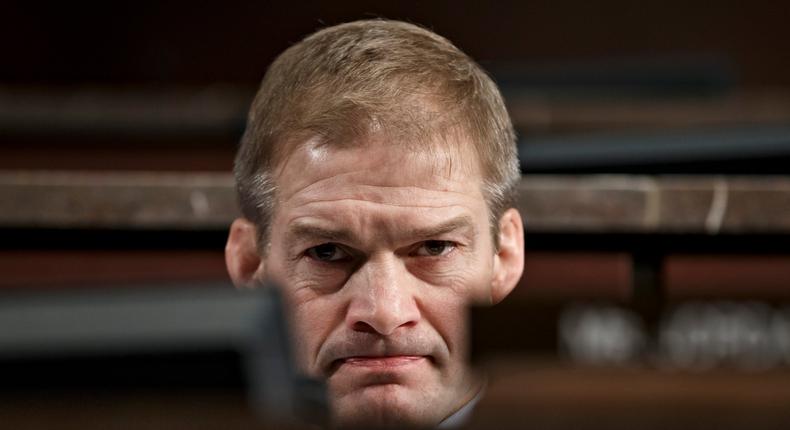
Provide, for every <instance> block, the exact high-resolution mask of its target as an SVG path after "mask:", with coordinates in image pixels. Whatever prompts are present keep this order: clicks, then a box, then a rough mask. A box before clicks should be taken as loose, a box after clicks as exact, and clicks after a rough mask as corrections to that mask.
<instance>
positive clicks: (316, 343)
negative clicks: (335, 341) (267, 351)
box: [285, 294, 343, 376]
mask: <svg viewBox="0 0 790 430" xmlns="http://www.w3.org/2000/svg"><path fill="white" fill-rule="evenodd" d="M285 296H286V306H287V309H286V310H287V314H288V315H289V326H290V334H291V338H292V344H293V346H294V356H295V359H296V361H297V365H298V368H299V369H300V370H301V371H302V372H305V373H307V374H308V375H313V376H318V375H319V374H320V371H319V369H317V366H316V361H315V359H316V357H317V355H318V351H319V349H320V348H321V345H323V343H324V342H325V341H326V339H327V338H328V337H329V335H330V333H331V332H332V330H333V329H335V328H336V327H338V324H342V321H343V315H342V309H343V307H342V306H341V305H340V304H338V303H336V301H335V300H332V298H329V297H326V296H316V297H313V298H312V299H311V300H306V301H305V300H300V299H303V297H298V295H297V296H295V295H294V294H290V295H288V294H287V295H285Z"/></svg>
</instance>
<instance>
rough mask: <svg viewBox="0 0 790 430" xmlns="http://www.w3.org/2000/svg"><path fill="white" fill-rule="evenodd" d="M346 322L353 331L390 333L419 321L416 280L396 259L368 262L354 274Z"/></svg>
mask: <svg viewBox="0 0 790 430" xmlns="http://www.w3.org/2000/svg"><path fill="white" fill-rule="evenodd" d="M350 281H351V282H352V283H353V285H349V286H350V287H352V288H351V289H350V294H351V295H352V297H351V301H350V303H349V307H348V311H347V313H346V324H347V325H348V326H349V327H350V328H351V329H352V330H354V331H361V332H368V333H378V334H380V335H383V336H390V335H392V334H393V333H394V332H395V331H397V330H398V329H399V328H402V327H412V326H414V325H416V324H417V322H418V321H419V320H420V310H419V307H418V305H417V301H416V298H415V296H414V293H415V288H414V283H413V281H411V279H410V277H409V275H408V273H407V271H406V269H405V268H404V267H403V266H402V265H401V264H399V262H398V261H397V259H396V260H395V261H370V260H369V261H368V262H366V263H365V264H364V265H363V266H362V267H361V268H359V269H358V270H357V272H356V273H355V274H354V276H352V279H350Z"/></svg>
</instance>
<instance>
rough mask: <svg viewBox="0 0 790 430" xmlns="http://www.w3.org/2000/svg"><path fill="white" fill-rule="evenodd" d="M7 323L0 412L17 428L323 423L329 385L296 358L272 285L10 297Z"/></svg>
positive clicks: (1, 347)
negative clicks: (310, 375) (300, 372)
mask: <svg viewBox="0 0 790 430" xmlns="http://www.w3.org/2000/svg"><path fill="white" fill-rule="evenodd" d="M0 325H1V326H2V327H4V329H3V330H2V331H0V375H2V376H1V377H2V380H3V384H2V388H0V398H2V402H0V420H1V421H2V422H3V423H4V425H10V426H12V427H14V428H51V426H52V425H53V423H55V422H57V423H58V424H57V427H58V428H119V427H120V428H146V429H159V428H172V427H173V426H175V427H179V426H187V427H189V428H218V427H226V426H233V427H240V428H275V427H277V428H280V427H281V426H283V425H286V426H290V427H291V428H300V427H301V426H302V425H305V423H308V422H312V423H320V422H323V420H324V414H325V409H326V406H325V404H324V402H325V401H324V395H323V391H322V390H323V387H322V385H321V384H318V383H317V382H314V381H309V380H306V379H303V378H300V377H298V376H297V375H296V374H295V373H294V371H293V368H292V366H291V360H290V354H289V344H288V339H287V330H286V328H285V326H284V319H283V316H282V311H281V309H280V303H279V295H278V294H277V293H276V289H275V288H273V287H262V288H260V289H258V290H255V291H247V292H239V291H236V290H233V289H231V288H230V287H229V286H224V288H213V287H211V286H203V287H200V288H195V287H181V288H172V287H171V288H154V289H141V290H135V291H117V290H110V291H105V292H97V291H93V292H81V293H74V292H69V293H60V294H51V293H50V294H47V295H44V294H14V295H5V296H3V298H2V300H0ZM297 417H298V420H297V419H296V418H297ZM300 423H301V424H300Z"/></svg>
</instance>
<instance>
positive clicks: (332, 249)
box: [306, 243, 349, 262]
mask: <svg viewBox="0 0 790 430" xmlns="http://www.w3.org/2000/svg"><path fill="white" fill-rule="evenodd" d="M306 254H307V256H308V257H310V258H312V259H314V260H318V261H327V262H332V261H340V260H344V259H346V258H348V257H349V255H348V253H347V252H346V251H344V250H343V248H341V247H339V246H338V245H335V244H334V243H324V244H321V245H318V246H314V247H312V248H310V249H308V250H307V252H306Z"/></svg>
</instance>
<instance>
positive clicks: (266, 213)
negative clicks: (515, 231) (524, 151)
mask: <svg viewBox="0 0 790 430" xmlns="http://www.w3.org/2000/svg"><path fill="white" fill-rule="evenodd" d="M373 130H375V132H376V133H378V132H384V133H387V134H388V135H395V134H397V136H398V137H399V138H398V139H394V140H393V141H394V142H404V144H406V145H424V144H426V143H429V142H432V141H436V137H437V136H444V137H448V136H450V135H451V134H454V135H456V136H459V135H461V136H464V137H465V139H443V141H445V142H448V143H449V144H450V145H452V144H453V143H455V144H456V145H458V144H459V143H465V142H467V141H469V142H471V143H472V146H473V148H459V149H462V150H464V151H466V150H469V149H471V150H472V151H473V153H474V154H476V155H477V159H478V160H477V161H478V163H479V167H480V171H481V172H482V175H483V189H482V190H481V191H482V193H483V196H484V198H485V199H486V203H487V205H488V208H489V213H490V218H491V224H492V225H491V227H492V233H496V232H497V231H498V220H499V217H500V216H501V215H502V213H503V212H504V211H505V210H506V209H507V208H508V207H511V206H512V205H513V198H514V189H515V186H516V183H517V181H518V178H519V165H518V157H517V151H516V145H515V134H514V131H513V126H512V124H511V122H510V117H509V116H508V113H507V109H506V108H505V104H504V102H503V100H502V96H501V95H500V93H499V90H498V88H497V86H496V84H494V82H493V81H492V80H491V78H490V77H489V76H488V75H487V74H486V73H485V72H484V71H483V69H482V68H481V67H480V66H479V65H477V63H475V62H474V61H473V60H472V59H471V58H469V57H468V56H467V55H466V54H464V53H463V52H461V51H460V50H459V49H458V48H456V47H455V46H454V45H453V44H452V43H451V42H450V41H448V40H447V39H445V38H443V37H441V36H439V35H437V34H435V33H433V32H431V31H429V30H426V29H424V28H421V27H419V26H416V25H413V24H409V23H405V22H399V21H390V20H383V19H375V20H362V21H355V22H350V23H346V24H341V25H337V26H334V27H329V28H326V29H323V30H320V31H318V32H316V33H314V34H312V35H310V36H308V37H306V38H305V39H304V40H302V41H301V42H299V43H297V44H295V45H293V46H291V47H290V48H288V49H287V50H286V51H285V52H283V53H282V54H281V55H280V56H279V57H277V59H276V60H275V61H274V62H273V63H272V64H271V66H270V67H269V69H268V71H267V72H266V75H265V76H264V78H263V81H262V83H261V86H260V89H259V90H258V93H257V95H256V96H255V99H254V100H253V102H252V106H251V108H250V112H249V116H248V120H247V128H246V131H245V133H244V136H243V137H242V139H241V145H240V147H239V151H238V153H237V154H236V160H235V166H234V174H235V177H236V186H237V192H238V197H239V203H240V205H241V210H242V213H243V214H244V216H245V217H246V218H247V219H249V220H250V221H253V222H254V223H255V224H256V225H257V227H258V231H259V244H262V243H265V242H266V241H267V240H268V230H269V224H270V221H271V217H272V213H273V211H274V207H275V198H276V189H277V188H276V183H275V178H274V173H273V172H274V169H275V168H276V167H277V165H278V164H277V163H278V162H279V160H281V159H282V157H283V156H285V155H287V154H288V153H290V152H291V151H293V149H294V148H295V146H296V145H298V144H299V143H300V142H304V141H305V140H307V139H311V138H315V137H318V138H320V140H321V141H322V142H325V143H326V144H330V145H332V144H334V145H348V144H351V143H352V142H359V141H360V139H358V138H359V137H365V136H366V135H369V134H370V133H372V132H373ZM410 149H411V148H410ZM497 236H498V235H497V234H495V235H494V239H495V241H496V238H497Z"/></svg>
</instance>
